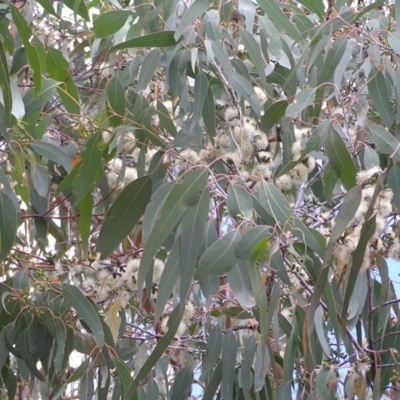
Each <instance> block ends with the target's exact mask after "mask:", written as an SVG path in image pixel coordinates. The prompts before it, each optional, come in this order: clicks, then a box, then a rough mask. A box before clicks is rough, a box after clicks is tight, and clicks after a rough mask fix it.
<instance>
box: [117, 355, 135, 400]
mask: <svg viewBox="0 0 400 400" xmlns="http://www.w3.org/2000/svg"><path fill="white" fill-rule="evenodd" d="M113 361H114V363H115V369H116V372H117V376H118V378H119V381H120V383H121V387H122V390H123V393H124V396H126V393H127V391H128V389H129V387H130V386H131V385H132V382H133V379H132V377H131V371H130V369H129V368H128V366H127V365H126V364H125V363H124V362H123V361H122V360H121V359H120V358H118V357H113ZM124 398H127V397H124Z"/></svg>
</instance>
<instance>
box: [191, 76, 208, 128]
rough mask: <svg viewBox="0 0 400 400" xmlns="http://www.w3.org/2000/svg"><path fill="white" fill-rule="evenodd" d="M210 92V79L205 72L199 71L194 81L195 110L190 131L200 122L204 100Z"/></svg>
mask: <svg viewBox="0 0 400 400" xmlns="http://www.w3.org/2000/svg"><path fill="white" fill-rule="evenodd" d="M207 92H208V80H207V77H206V75H205V74H204V72H202V71H199V72H198V73H197V75H196V79H195V81H194V110H193V115H192V122H191V124H190V131H192V130H193V128H194V127H195V126H196V124H197V123H198V122H199V120H200V117H201V114H202V111H203V104H204V100H205V99H206V97H207Z"/></svg>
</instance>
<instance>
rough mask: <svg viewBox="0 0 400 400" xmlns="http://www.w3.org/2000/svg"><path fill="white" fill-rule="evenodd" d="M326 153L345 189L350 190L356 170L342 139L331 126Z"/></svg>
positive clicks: (353, 183)
mask: <svg viewBox="0 0 400 400" xmlns="http://www.w3.org/2000/svg"><path fill="white" fill-rule="evenodd" d="M326 152H327V154H328V158H329V161H330V163H331V165H332V167H333V169H334V170H335V172H336V174H337V175H338V176H339V178H340V180H341V181H342V183H343V185H344V186H345V188H346V189H347V190H350V189H351V188H352V187H353V186H354V185H355V184H356V174H357V169H356V167H355V165H354V162H353V160H352V158H351V156H350V154H349V152H348V150H347V147H346V145H345V143H344V141H343V139H342V138H341V137H340V135H339V134H338V133H337V132H336V130H335V129H334V127H333V126H332V125H331V126H330V128H329V134H328V137H327V139H326Z"/></svg>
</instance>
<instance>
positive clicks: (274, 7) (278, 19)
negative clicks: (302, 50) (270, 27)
mask: <svg viewBox="0 0 400 400" xmlns="http://www.w3.org/2000/svg"><path fill="white" fill-rule="evenodd" d="M258 4H259V6H260V7H261V9H262V10H263V11H264V12H265V14H267V15H268V18H270V19H271V20H272V21H274V24H275V26H277V27H279V28H280V29H281V30H284V31H286V32H287V33H288V34H289V36H291V37H292V38H293V39H294V40H295V41H296V42H297V43H303V38H302V36H301V35H300V33H299V31H298V30H297V29H296V27H295V26H294V25H292V23H291V22H290V21H289V20H288V19H287V17H286V15H285V14H284V13H283V11H282V10H281V9H280V7H279V6H278V4H277V3H276V1H275V0H259V1H258Z"/></svg>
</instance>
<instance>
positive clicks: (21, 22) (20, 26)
mask: <svg viewBox="0 0 400 400" xmlns="http://www.w3.org/2000/svg"><path fill="white" fill-rule="evenodd" d="M10 7H11V15H12V18H13V21H14V24H15V26H16V27H17V31H18V33H19V35H20V36H21V39H22V43H23V44H24V47H25V51H26V54H27V56H28V60H29V65H30V67H31V68H32V69H33V83H34V84H35V89H34V90H35V97H37V96H38V95H39V93H40V91H41V86H42V71H41V66H40V59H39V52H38V50H37V48H36V46H35V45H34V44H32V42H31V38H32V31H31V28H30V27H29V25H28V22H27V21H26V20H25V19H24V17H23V16H22V14H21V13H20V12H19V10H18V9H17V8H16V7H15V6H14V5H12V4H10Z"/></svg>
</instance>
